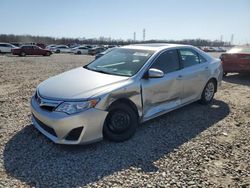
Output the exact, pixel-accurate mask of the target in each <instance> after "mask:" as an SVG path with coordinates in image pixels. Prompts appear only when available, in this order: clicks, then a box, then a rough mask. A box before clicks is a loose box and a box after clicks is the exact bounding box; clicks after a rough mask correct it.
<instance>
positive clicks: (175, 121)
mask: <svg viewBox="0 0 250 188" xmlns="http://www.w3.org/2000/svg"><path fill="white" fill-rule="evenodd" d="M229 112H230V109H229V106H228V105H227V104H226V103H224V102H223V101H219V100H214V102H213V103H212V104H210V105H207V106H206V105H205V106H204V105H200V104H199V103H193V104H190V105H188V106H186V107H183V108H181V109H178V110H175V111H172V112H170V113H167V114H165V115H162V116H160V117H158V118H155V119H154V120H151V121H148V122H146V123H143V124H142V125H141V126H140V127H139V128H138V130H137V132H136V135H135V136H134V137H133V138H131V139H130V140H128V141H125V142H123V143H112V142H109V141H106V140H104V141H101V142H99V143H95V144H90V145H81V146H66V145H56V144H53V143H52V142H51V141H49V140H48V139H46V138H45V137H44V136H43V135H42V134H40V133H39V132H38V131H37V130H36V129H35V128H34V127H33V126H32V125H27V126H26V127H25V128H24V129H22V130H21V131H19V132H17V134H15V135H14V136H13V137H12V138H11V139H10V140H9V141H8V143H7V144H6V146H5V149H4V156H3V157H4V158H3V159H4V167H5V169H6V172H7V173H8V175H9V176H12V177H14V178H17V179H19V180H21V181H22V182H25V183H27V184H28V185H30V186H37V187H51V186H53V187H77V186H83V185H86V184H88V183H91V182H95V181H98V180H99V179H101V178H103V177H105V176H108V175H111V174H113V173H115V172H118V171H120V170H123V169H128V168H129V167H132V166H133V167H139V168H140V169H141V171H145V172H155V171H157V170H158V169H157V167H156V166H154V162H155V161H156V160H158V159H160V158H161V157H163V156H164V155H166V154H169V153H170V152H174V151H173V150H174V149H176V148H179V147H180V146H181V145H182V144H184V143H185V142H187V141H189V140H191V139H192V138H194V137H196V136H197V135H199V134H200V133H201V132H203V131H204V130H206V129H208V128H209V127H211V126H213V125H214V124H215V123H217V122H218V121H220V120H222V119H224V118H225V117H226V116H227V115H228V114H229Z"/></svg>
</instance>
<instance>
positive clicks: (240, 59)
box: [220, 46, 250, 76]
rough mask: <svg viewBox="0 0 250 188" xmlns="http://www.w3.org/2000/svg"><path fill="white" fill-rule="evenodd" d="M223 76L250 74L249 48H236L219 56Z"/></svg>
mask: <svg viewBox="0 0 250 188" xmlns="http://www.w3.org/2000/svg"><path fill="white" fill-rule="evenodd" d="M220 59H221V62H222V66H223V71H224V76H226V75H227V73H233V72H235V73H244V72H250V46H236V47H234V48H232V49H230V50H229V51H228V52H226V53H223V54H222V55H221V56H220Z"/></svg>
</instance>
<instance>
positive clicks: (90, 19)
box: [0, 0, 250, 44]
mask: <svg viewBox="0 0 250 188" xmlns="http://www.w3.org/2000/svg"><path fill="white" fill-rule="evenodd" d="M0 13H1V16H0V34H30V35H41V36H52V37H72V38H80V37H85V38H99V37H100V36H103V37H111V38H114V39H124V40H126V39H133V33H134V32H136V39H137V40H142V36H143V35H142V31H143V28H145V29H146V40H149V39H163V40H170V39H173V40H182V39H197V38H202V39H210V40H216V39H218V40H220V38H221V36H223V41H230V40H231V36H232V34H233V35H234V43H235V44H243V43H250V0H0Z"/></svg>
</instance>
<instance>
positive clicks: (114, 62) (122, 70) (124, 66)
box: [86, 48, 154, 77]
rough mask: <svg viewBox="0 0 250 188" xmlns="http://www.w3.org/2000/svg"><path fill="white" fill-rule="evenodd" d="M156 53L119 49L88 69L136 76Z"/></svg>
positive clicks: (95, 62)
mask: <svg viewBox="0 0 250 188" xmlns="http://www.w3.org/2000/svg"><path fill="white" fill-rule="evenodd" d="M153 53H154V51H150V50H137V49H125V48H117V49H114V50H112V51H111V52H109V53H107V54H106V55H104V56H102V57H100V58H98V59H97V60H95V61H93V62H92V63H90V64H89V65H88V66H87V67H86V68H87V69H90V70H93V71H97V72H103V73H107V74H114V75H120V76H129V77H130V76H133V75H134V74H136V73H137V72H138V71H139V70H140V69H141V67H142V66H143V65H144V64H145V63H146V61H147V60H148V59H149V58H150V57H151V55H152V54H153Z"/></svg>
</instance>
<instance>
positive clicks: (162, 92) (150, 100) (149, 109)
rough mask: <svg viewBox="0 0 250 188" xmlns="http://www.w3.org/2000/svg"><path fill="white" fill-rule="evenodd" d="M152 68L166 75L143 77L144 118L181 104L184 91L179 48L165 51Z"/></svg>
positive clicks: (149, 117)
mask: <svg viewBox="0 0 250 188" xmlns="http://www.w3.org/2000/svg"><path fill="white" fill-rule="evenodd" d="M150 68H155V69H159V70H161V71H163V73H164V76H163V77H162V78H143V79H142V81H141V87H142V100H143V118H144V120H147V119H151V118H153V117H155V116H158V115H160V114H161V113H165V112H167V111H170V110H171V109H174V108H176V107H178V106H180V105H181V96H182V92H183V84H182V77H181V67H180V62H179V57H178V52H177V50H167V51H164V52H163V53H161V54H160V56H158V57H157V59H156V60H155V62H154V63H153V64H152V66H151V67H150Z"/></svg>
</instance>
